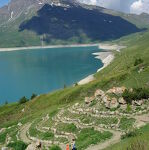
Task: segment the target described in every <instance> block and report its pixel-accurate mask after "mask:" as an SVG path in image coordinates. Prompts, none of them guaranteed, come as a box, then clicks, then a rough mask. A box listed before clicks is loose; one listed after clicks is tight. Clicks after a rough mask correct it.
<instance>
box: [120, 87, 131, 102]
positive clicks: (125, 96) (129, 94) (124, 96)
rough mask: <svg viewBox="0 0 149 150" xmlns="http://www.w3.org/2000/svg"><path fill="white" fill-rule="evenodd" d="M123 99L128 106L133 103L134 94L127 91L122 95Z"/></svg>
mask: <svg viewBox="0 0 149 150" xmlns="http://www.w3.org/2000/svg"><path fill="white" fill-rule="evenodd" d="M122 97H123V98H124V99H125V100H126V102H127V104H131V103H132V97H133V96H132V92H130V91H129V90H127V89H126V90H125V91H124V93H123V94H122Z"/></svg>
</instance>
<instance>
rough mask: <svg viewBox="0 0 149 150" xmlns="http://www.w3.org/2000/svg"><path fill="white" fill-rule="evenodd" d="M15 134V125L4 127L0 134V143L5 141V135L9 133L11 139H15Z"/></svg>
mask: <svg viewBox="0 0 149 150" xmlns="http://www.w3.org/2000/svg"><path fill="white" fill-rule="evenodd" d="M16 134H17V128H16V127H12V128H10V129H6V130H5V131H4V132H2V133H1V134H0V144H4V143H5V141H6V137H7V135H9V136H10V137H11V139H12V140H13V141H17V138H16Z"/></svg>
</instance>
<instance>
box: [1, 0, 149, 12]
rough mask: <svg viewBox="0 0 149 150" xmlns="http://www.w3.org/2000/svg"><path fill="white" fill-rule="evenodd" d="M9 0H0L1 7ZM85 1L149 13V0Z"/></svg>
mask: <svg viewBox="0 0 149 150" xmlns="http://www.w3.org/2000/svg"><path fill="white" fill-rule="evenodd" d="M8 1H9V0H0V7H2V6H3V5H4V4H7V3H8ZM78 1H80V2H83V3H87V4H92V5H98V6H102V7H105V8H110V9H114V10H118V11H122V12H127V13H136V14H140V13H143V12H145V13H149V0H78Z"/></svg>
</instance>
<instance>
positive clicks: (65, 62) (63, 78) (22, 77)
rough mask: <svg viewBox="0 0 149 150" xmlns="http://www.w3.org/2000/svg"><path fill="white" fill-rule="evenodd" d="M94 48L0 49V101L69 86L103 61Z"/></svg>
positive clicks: (92, 71) (90, 72) (93, 70)
mask: <svg viewBox="0 0 149 150" xmlns="http://www.w3.org/2000/svg"><path fill="white" fill-rule="evenodd" d="M94 52H99V49H98V48H97V47H75V48H53V49H37V50H21V51H11V52H0V104H3V103H4V102H5V101H8V102H15V101H17V100H19V99H20V98H21V97H23V96H26V97H30V96H31V95H32V93H36V94H41V93H47V92H50V91H54V90H57V89H61V88H63V87H64V84H65V85H67V86H70V85H72V84H74V83H76V82H78V81H80V80H81V79H83V78H84V77H86V76H88V75H90V74H93V73H95V72H96V71H97V69H98V68H100V67H102V66H103V64H102V62H101V61H100V60H99V59H95V58H94V56H93V55H92V53H94Z"/></svg>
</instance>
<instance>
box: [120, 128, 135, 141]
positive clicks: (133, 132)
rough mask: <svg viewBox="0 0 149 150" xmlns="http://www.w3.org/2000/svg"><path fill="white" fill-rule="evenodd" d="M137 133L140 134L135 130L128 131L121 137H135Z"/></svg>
mask: <svg viewBox="0 0 149 150" xmlns="http://www.w3.org/2000/svg"><path fill="white" fill-rule="evenodd" d="M137 135H138V133H137V132H136V131H135V130H133V131H129V132H126V133H125V134H124V135H122V136H121V139H126V138H130V137H135V136H137Z"/></svg>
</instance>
